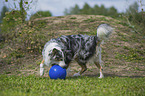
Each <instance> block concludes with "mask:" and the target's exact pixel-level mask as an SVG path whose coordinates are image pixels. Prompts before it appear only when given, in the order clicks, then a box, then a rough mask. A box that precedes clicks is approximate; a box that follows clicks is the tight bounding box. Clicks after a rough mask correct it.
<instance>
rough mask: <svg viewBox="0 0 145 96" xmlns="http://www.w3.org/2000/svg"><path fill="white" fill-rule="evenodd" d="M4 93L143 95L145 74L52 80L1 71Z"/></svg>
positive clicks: (29, 95)
mask: <svg viewBox="0 0 145 96" xmlns="http://www.w3.org/2000/svg"><path fill="white" fill-rule="evenodd" d="M0 78H1V79H0V86H1V87H0V94H1V96H52V95H53V96H54V95H55V96H69V95H70V96H96V95H97V96H143V95H145V82H144V81H145V77H140V78H129V77H106V78H104V79H98V78H97V77H87V76H83V77H78V78H73V77H67V78H66V80H59V79H58V80H51V79H49V78H41V77H36V76H32V75H31V76H7V75H0Z"/></svg>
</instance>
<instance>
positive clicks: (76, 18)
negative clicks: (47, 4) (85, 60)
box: [0, 0, 145, 96]
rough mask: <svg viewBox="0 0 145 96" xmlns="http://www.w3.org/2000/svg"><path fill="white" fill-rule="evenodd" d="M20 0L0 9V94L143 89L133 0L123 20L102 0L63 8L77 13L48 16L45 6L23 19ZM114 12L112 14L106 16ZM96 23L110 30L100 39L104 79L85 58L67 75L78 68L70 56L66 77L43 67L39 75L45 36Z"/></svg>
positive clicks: (124, 95)
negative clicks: (15, 7)
mask: <svg viewBox="0 0 145 96" xmlns="http://www.w3.org/2000/svg"><path fill="white" fill-rule="evenodd" d="M6 1H7V2H8V0H6ZM20 1H21V2H20V4H19V7H20V8H18V9H20V10H12V11H9V12H7V11H5V9H4V10H3V13H5V15H4V16H3V18H2V19H3V20H2V21H3V22H2V23H1V26H0V28H1V33H0V58H1V59H0V86H1V87H0V95H2V96H9V95H12V96H13V95H14V96H17V95H20V96H21V95H22V96H23V95H25V96H27V95H28V96H32V95H34V96H35V95H36V96H41V95H44V96H45V95H46V96H48V95H49V96H51V95H56V96H57V95H62V96H65V95H67V96H68V95H73V96H74V95H80V96H86V95H87V96H88V95H89V96H96V95H99V96H100V95H101V96H113V95H115V96H144V95H145V82H144V81H145V77H144V73H145V70H144V69H145V59H144V58H145V55H144V54H145V38H144V32H145V31H144V28H145V27H142V26H144V11H142V12H138V11H135V10H137V8H138V7H137V4H134V5H131V6H133V7H129V9H128V13H127V14H123V16H125V17H124V18H125V20H124V19H123V18H120V19H118V15H119V14H118V13H117V11H116V9H115V8H114V7H110V8H109V9H107V8H105V6H103V5H102V6H98V5H95V6H94V7H93V8H91V7H90V6H89V5H88V4H85V5H84V7H83V8H82V9H80V8H79V6H78V5H76V6H75V7H72V8H71V9H70V10H68V9H66V14H77V15H67V16H60V17H51V18H49V16H51V13H50V12H49V11H47V12H42V11H40V12H37V13H36V14H34V15H33V16H31V20H29V21H25V20H24V19H25V18H26V13H25V12H26V10H24V9H26V8H23V4H25V5H28V4H30V3H29V2H22V1H23V0H20ZM28 9H29V8H28ZM86 9H87V10H86ZM92 12H94V13H92ZM3 13H2V14H3ZM48 13H49V14H48ZM46 14H47V15H46ZM78 14H83V15H78ZM85 14H87V15H85ZM93 14H95V15H93ZM103 15H105V16H103ZM111 15H112V16H111ZM107 16H109V17H107ZM114 16H115V18H116V17H117V19H114V18H111V17H114ZM40 17H48V18H40ZM137 17H139V18H137ZM126 21H127V22H126ZM102 23H107V24H110V25H111V26H112V27H113V28H115V30H116V31H115V32H113V34H112V35H111V38H110V39H109V41H108V42H106V43H105V44H104V45H102V49H103V50H102V60H103V61H104V66H103V68H104V75H105V78H104V79H98V78H97V76H98V70H97V68H96V66H95V65H93V64H91V63H89V64H88V65H87V66H88V70H87V71H86V72H85V73H84V74H83V76H81V77H78V78H76V77H71V76H72V74H74V73H75V72H78V71H79V69H80V66H78V65H77V64H76V63H75V62H72V63H73V64H72V65H71V68H72V69H71V70H72V71H71V73H70V74H69V76H68V77H67V78H66V80H51V79H49V78H48V71H47V69H46V70H45V71H46V72H45V77H39V64H40V62H41V60H42V55H41V52H42V49H43V47H44V44H45V43H46V42H47V41H48V40H50V39H51V38H57V37H59V36H61V35H71V34H87V35H96V29H97V26H98V25H100V24H102Z"/></svg>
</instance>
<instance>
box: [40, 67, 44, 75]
mask: <svg viewBox="0 0 145 96" xmlns="http://www.w3.org/2000/svg"><path fill="white" fill-rule="evenodd" d="M43 75H44V68H40V76H43Z"/></svg>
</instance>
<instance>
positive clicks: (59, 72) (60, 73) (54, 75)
mask: <svg viewBox="0 0 145 96" xmlns="http://www.w3.org/2000/svg"><path fill="white" fill-rule="evenodd" d="M49 77H50V78H51V79H65V77H66V69H63V68H62V67H60V66H59V65H53V66H52V67H51V68H50V70H49Z"/></svg>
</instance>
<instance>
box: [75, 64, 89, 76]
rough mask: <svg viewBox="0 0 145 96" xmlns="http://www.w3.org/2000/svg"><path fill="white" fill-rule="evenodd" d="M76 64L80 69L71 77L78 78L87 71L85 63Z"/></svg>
mask: <svg viewBox="0 0 145 96" xmlns="http://www.w3.org/2000/svg"><path fill="white" fill-rule="evenodd" d="M78 64H79V65H80V66H81V68H82V69H81V71H79V72H78V73H75V74H74V75H73V76H80V75H81V74H83V73H84V72H85V71H86V70H87V66H86V63H78Z"/></svg>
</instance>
